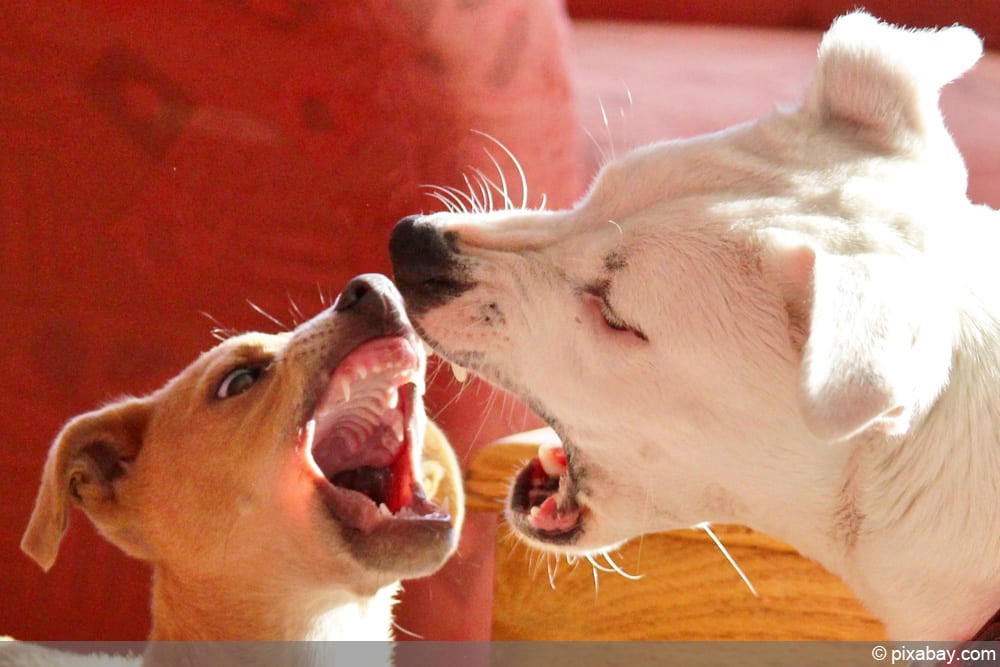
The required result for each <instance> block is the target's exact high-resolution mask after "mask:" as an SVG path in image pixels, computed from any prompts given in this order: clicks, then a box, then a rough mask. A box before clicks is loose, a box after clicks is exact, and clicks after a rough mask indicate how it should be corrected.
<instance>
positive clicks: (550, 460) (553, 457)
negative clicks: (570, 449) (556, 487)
mask: <svg viewBox="0 0 1000 667" xmlns="http://www.w3.org/2000/svg"><path fill="white" fill-rule="evenodd" d="M538 462H539V463H541V464H542V470H544V471H545V474H546V475H548V476H549V477H560V476H562V475H563V474H565V472H566V452H565V451H563V448H562V445H552V444H544V445H540V446H539V447H538Z"/></svg>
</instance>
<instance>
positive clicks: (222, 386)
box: [215, 364, 264, 399]
mask: <svg viewBox="0 0 1000 667" xmlns="http://www.w3.org/2000/svg"><path fill="white" fill-rule="evenodd" d="M263 374H264V366H262V365H261V364H252V365H249V366H240V367H239V368H234V369H233V370H231V371H229V373H227V374H226V377H224V378H222V382H220V383H219V388H218V389H216V390H215V396H216V398H220V399H226V398H232V397H233V396H239V395H240V394H242V393H244V392H246V391H248V390H249V389H250V387H252V386H254V385H255V384H257V380H259V379H260V378H261V376H262V375H263Z"/></svg>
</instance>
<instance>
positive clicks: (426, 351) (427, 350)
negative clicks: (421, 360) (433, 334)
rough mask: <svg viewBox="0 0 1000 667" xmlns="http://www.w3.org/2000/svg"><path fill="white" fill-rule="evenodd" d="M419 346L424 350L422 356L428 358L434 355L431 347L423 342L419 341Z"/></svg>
mask: <svg viewBox="0 0 1000 667" xmlns="http://www.w3.org/2000/svg"><path fill="white" fill-rule="evenodd" d="M420 345H421V346H422V347H423V348H424V354H426V355H427V356H428V357H429V356H431V355H432V354H434V350H433V349H432V348H431V346H430V345H428V344H427V343H425V342H424V341H420Z"/></svg>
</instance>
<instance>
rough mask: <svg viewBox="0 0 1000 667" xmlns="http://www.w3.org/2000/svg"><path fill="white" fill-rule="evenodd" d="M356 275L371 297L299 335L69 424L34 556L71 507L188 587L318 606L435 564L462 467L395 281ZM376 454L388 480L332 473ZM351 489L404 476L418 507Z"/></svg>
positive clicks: (457, 511) (226, 349)
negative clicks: (444, 430)
mask: <svg viewBox="0 0 1000 667" xmlns="http://www.w3.org/2000/svg"><path fill="white" fill-rule="evenodd" d="M352 286H353V287H349V289H348V290H347V291H345V294H348V293H349V292H350V290H351V289H354V290H355V291H356V292H358V291H362V292H366V293H364V294H360V295H358V294H355V295H353V296H351V297H345V296H344V295H342V296H341V299H340V301H339V302H338V304H337V305H335V306H334V307H333V308H331V309H330V310H328V311H326V312H324V313H322V314H320V315H318V316H317V317H316V318H314V319H313V320H310V321H309V322H306V323H305V324H303V325H301V326H299V327H298V328H297V329H296V330H295V331H292V332H289V333H284V334H278V335H266V334H257V333H253V334H245V335H241V336H237V337H234V338H231V339H229V340H226V341H225V342H223V343H222V344H220V345H218V346H217V347H215V348H214V349H212V350H210V351H209V352H206V353H204V354H203V355H202V356H201V357H200V358H198V360H197V361H195V362H194V363H193V364H191V365H190V366H189V367H188V368H186V369H185V370H184V371H183V372H182V373H181V374H180V375H178V376H177V377H175V378H174V379H172V380H171V381H170V382H169V383H168V384H167V385H166V386H164V387H163V388H162V389H160V390H159V391H157V392H155V393H153V394H151V395H150V396H147V397H144V398H128V399H125V400H122V401H120V402H118V403H115V404H112V405H109V406H107V407H105V408H103V409H100V410H96V411H94V412H91V413H88V414H85V415H82V416H80V417H77V418H75V419H73V420H72V421H71V422H69V424H67V426H66V427H65V428H64V429H63V431H62V433H61V434H60V435H59V437H58V438H57V439H56V441H55V443H54V444H53V446H52V448H51V450H50V452H49V456H48V459H47V461H46V464H45V469H44V472H43V476H42V484H41V488H40V490H39V494H38V499H37V502H36V506H35V510H34V513H33V514H32V517H31V520H30V523H29V525H28V528H27V530H26V532H25V534H24V538H23V541H22V548H23V549H24V551H25V552H27V553H28V554H29V555H30V556H31V557H32V558H34V559H35V560H36V561H37V562H38V563H39V564H40V565H41V566H42V567H43V568H45V569H48V568H49V567H51V566H52V564H53V563H54V561H55V560H56V554H57V551H58V548H59V543H60V540H61V538H62V536H63V534H64V532H65V531H66V529H67V526H68V523H69V516H70V512H71V508H72V506H74V505H75V506H79V507H80V508H82V509H83V510H84V512H86V514H87V515H88V516H89V518H90V519H91V520H92V521H93V523H94V525H95V526H96V527H97V528H98V529H99V530H100V532H101V533H102V534H103V535H104V536H106V537H107V538H108V539H109V540H110V541H111V542H113V543H114V544H116V545H118V546H119V547H120V548H121V549H122V550H124V551H125V552H126V553H128V554H129V555H131V556H134V557H136V558H141V559H143V560H146V561H149V562H151V563H152V564H153V566H154V571H155V574H156V579H157V582H158V583H161V584H162V583H163V582H176V583H177V584H178V586H180V587H183V588H184V590H185V591H186V592H185V593H184V595H190V594H191V592H192V591H197V595H199V596H204V597H207V598H212V596H216V597H217V598H218V600H220V601H221V600H224V599H226V596H227V595H229V594H232V595H234V596H236V595H249V596H251V597H252V596H253V595H258V594H259V595H260V597H261V599H262V600H263V599H264V598H265V597H266V595H276V596H279V597H280V596H285V597H292V598H296V596H297V599H298V600H299V601H300V602H301V603H302V604H303V605H305V606H308V605H309V604H310V602H309V601H310V600H312V603H313V604H316V605H322V601H323V600H324V599H339V597H338V596H340V597H343V596H341V595H340V593H337V591H341V592H343V593H344V594H345V595H348V596H358V597H362V598H363V597H365V596H372V595H374V594H375V593H376V591H378V590H379V589H382V588H383V587H385V586H387V585H390V584H393V583H394V582H396V581H398V580H399V579H401V578H408V577H415V576H422V575H426V574H429V573H431V572H433V571H434V570H436V569H437V568H438V567H439V566H440V565H441V564H442V563H443V562H444V560H445V559H446V558H447V557H448V556H449V555H450V554H451V552H452V551H453V549H454V547H455V543H456V541H457V535H458V530H459V528H460V525H461V519H462V508H463V503H462V494H461V488H460V482H459V480H460V477H459V473H458V468H457V464H456V461H455V458H454V455H453V453H452V452H451V449H450V448H449V447H448V445H447V442H446V441H445V440H444V437H443V436H442V434H441V433H440V431H439V430H438V429H437V428H436V427H434V426H433V425H432V424H431V423H429V422H428V421H427V420H426V418H425V417H424V415H423V407H422V402H421V398H420V394H421V393H422V386H423V372H424V364H425V360H424V356H423V351H422V349H421V346H420V345H419V343H418V342H417V339H416V338H415V336H414V334H413V331H412V329H411V328H410V326H409V324H408V322H407V321H406V318H405V315H404V314H403V313H402V309H401V305H400V303H399V297H398V294H397V293H396V292H395V289H394V288H393V287H392V285H391V284H390V283H389V282H388V281H387V280H385V279H384V278H382V277H380V276H367V277H364V278H363V279H356V281H355V282H354V283H352ZM350 299H354V300H355V301H356V303H345V300H350ZM383 376H385V379H384V380H383V379H382V378H383ZM397 383H398V388H397ZM397 393H398V397H397V396H396V394H397ZM387 397H388V398H387ZM390 398H391V399H392V401H391V402H389V401H390ZM396 401H398V404H399V405H398V407H396V403H395V402H396ZM376 409H377V410H378V411H379V415H375V416H370V415H368V416H366V415H367V413H366V412H365V411H366V410H367V411H369V412H370V411H371V410H376ZM401 411H402V412H401ZM397 412H401V414H403V415H404V417H405V420H404V417H399V416H396V413H397ZM331 415H332V416H331ZM380 415H381V416H380ZM379 419H383V420H384V419H388V420H389V421H383V422H380V421H378V420H379ZM338 420H339V421H338ZM393 429H394V430H395V434H396V435H395V436H393V435H392V434H391V433H392V431H393ZM404 431H405V442H406V445H405V447H408V449H405V448H404V449H400V452H401V453H400V454H399V455H398V457H397V458H399V459H406V460H394V461H393V462H391V463H389V459H390V458H393V457H396V456H397V455H395V454H393V451H394V450H393V449H392V448H394V447H400V445H393V444H392V443H393V442H396V441H397V439H398V438H403V437H404V435H403V432H404ZM320 441H322V442H320ZM321 445H322V446H323V447H324V450H323V453H322V454H317V451H319V450H318V448H319V447H320V446H321ZM364 448H367V449H369V450H379V451H378V452H377V453H376V454H372V453H371V452H367V451H362V450H363V449H364ZM382 460H384V461H385V463H380V462H379V461H382ZM379 465H385V466H388V467H386V468H384V470H386V471H389V470H390V469H391V471H392V472H391V475H392V476H393V477H392V478H391V481H390V482H384V481H380V480H381V479H382V477H380V476H379V475H389V474H390V473H389V472H385V473H377V471H376V473H372V472H362V473H360V475H361V476H363V477H364V481H361V482H351V481H350V480H348V481H346V482H345V481H343V478H342V477H339V478H337V484H336V485H335V484H332V483H331V481H329V480H327V479H325V478H324V476H325V475H326V476H329V477H330V478H331V479H332V478H335V477H336V476H337V474H338V471H340V470H343V471H344V472H343V474H346V475H348V477H350V476H351V475H354V474H355V473H352V472H351V471H350V470H349V469H350V468H351V467H352V466H354V467H356V468H357V467H364V466H367V468H365V470H366V471H371V470H374V469H375V468H373V466H379ZM324 468H330V470H326V471H324V470H323V469H324ZM411 470H412V471H414V475H415V477H416V479H412V480H411V479H410V472H409V471H411ZM397 477H398V478H399V479H401V480H402V481H395V480H396V478H397ZM351 484H358V485H362V486H363V485H365V484H367V485H368V486H369V487H371V486H372V485H375V486H376V487H378V489H377V490H376V491H373V493H379V494H383V495H384V494H385V493H390V494H393V493H394V494H404V493H405V492H406V490H405V489H403V488H402V485H411V484H412V488H413V489H414V490H415V491H414V493H415V495H414V496H413V498H412V499H408V500H401V501H399V502H400V503H402V504H403V505H406V507H408V508H411V509H403V510H396V509H393V510H392V512H397V511H398V514H399V516H398V517H397V516H391V517H390V516H388V515H387V513H386V511H385V510H383V511H382V512H381V513H380V512H379V511H378V510H377V503H375V502H373V501H370V500H368V499H367V498H365V497H364V496H363V494H362V493H361V492H358V491H350V490H347V489H348V487H350V485H351ZM379 485H382V486H379ZM396 485H399V487H400V488H397V486H396ZM418 485H419V486H420V487H422V489H423V491H425V492H426V494H427V497H428V498H430V499H434V500H436V501H437V502H438V503H439V504H440V505H442V506H444V507H445V508H447V511H450V513H451V517H450V518H449V517H448V516H447V515H446V514H445V513H443V512H441V511H439V510H436V509H435V508H434V507H433V506H432V505H430V504H429V503H427V502H426V501H424V500H422V499H420V497H419V496H420V491H419V490H416V489H418ZM383 487H384V488H383ZM407 498H409V495H407ZM384 502H388V503H390V504H391V503H392V501H390V500H386V501H384ZM407 503H409V504H407ZM268 591H270V592H269V593H268ZM324 591H325V592H326V593H324ZM331 591H332V593H331ZM173 595H177V593H176V592H175V593H173ZM324 595H326V598H324ZM217 603H218V602H217ZM154 614H155V609H154ZM382 632H385V629H383V630H382ZM218 638H223V637H218Z"/></svg>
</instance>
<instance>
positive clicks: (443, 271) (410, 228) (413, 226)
mask: <svg viewBox="0 0 1000 667" xmlns="http://www.w3.org/2000/svg"><path fill="white" fill-rule="evenodd" d="M389 257H390V258H392V269H393V272H394V273H395V274H396V280H397V281H403V282H406V283H418V282H424V281H426V280H432V279H434V278H438V277H441V276H443V275H447V274H448V272H449V271H450V269H451V266H452V265H453V264H454V258H453V257H452V249H451V248H450V247H449V240H448V239H447V238H446V237H445V235H444V234H442V233H441V232H439V231H438V230H437V228H436V227H434V226H433V225H431V224H428V223H426V222H422V221H421V219H420V216H419V215H411V216H409V217H406V218H403V219H402V220H400V221H399V222H397V223H396V226H395V227H394V228H393V230H392V235H391V236H390V237H389Z"/></svg>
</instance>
